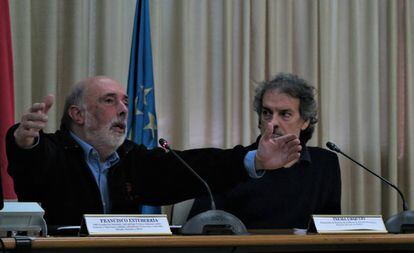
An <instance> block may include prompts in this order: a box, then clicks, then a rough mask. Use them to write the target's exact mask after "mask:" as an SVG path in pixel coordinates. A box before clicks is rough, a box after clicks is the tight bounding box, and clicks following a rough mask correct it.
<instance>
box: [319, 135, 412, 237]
mask: <svg viewBox="0 0 414 253" xmlns="http://www.w3.org/2000/svg"><path fill="white" fill-rule="evenodd" d="M326 146H327V147H328V148H329V149H330V150H332V151H335V152H337V153H339V154H341V155H343V156H345V157H346V158H348V159H349V160H351V161H352V162H354V163H356V164H357V165H359V166H361V167H362V168H364V169H365V170H366V171H368V172H369V173H371V174H372V175H374V176H376V177H377V178H379V179H381V181H382V182H384V183H385V184H387V185H388V186H391V187H392V188H394V189H395V190H396V191H397V192H398V194H399V195H400V197H401V199H402V204H403V211H402V212H400V213H398V214H395V215H393V216H391V217H390V218H388V220H387V221H386V222H385V227H386V228H387V230H388V232H389V233H394V234H399V233H403V234H404V233H414V211H411V210H409V209H408V203H407V201H405V198H404V195H403V193H402V192H401V190H400V189H398V187H397V186H396V185H394V184H393V183H391V182H390V181H388V180H387V179H385V178H383V177H381V176H380V175H378V174H376V173H375V172H373V171H372V170H370V169H368V168H367V167H365V166H364V165H362V164H360V163H359V162H357V161H355V160H354V159H353V158H352V157H350V156H348V155H347V154H345V153H344V152H342V151H341V149H340V148H339V147H338V146H337V145H335V144H334V143H332V142H329V141H328V142H327V143H326Z"/></svg>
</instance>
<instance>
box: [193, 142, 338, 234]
mask: <svg viewBox="0 0 414 253" xmlns="http://www.w3.org/2000/svg"><path fill="white" fill-rule="evenodd" d="M256 146H257V145H255V144H253V145H252V146H251V147H250V148H256ZM215 200H216V204H217V209H222V210H225V211H227V212H230V213H232V214H234V215H236V216H237V217H238V218H239V219H240V220H241V221H242V222H243V223H244V224H245V225H246V227H247V228H250V229H286V228H306V227H307V226H308V221H309V218H310V216H311V215H312V214H340V212H341V176H340V169H339V163H338V157H337V155H336V154H335V153H333V152H330V151H328V150H325V149H321V148H317V147H304V149H303V150H302V154H301V157H300V160H299V161H298V162H297V163H296V164H295V165H293V166H292V167H290V168H281V169H278V170H275V171H267V172H266V174H265V175H264V176H263V177H262V178H260V179H251V178H250V179H248V180H247V181H246V182H242V183H240V184H238V185H237V186H236V187H235V188H233V189H231V190H229V191H227V192H225V193H222V194H216V195H215ZM208 208H209V201H208V200H207V198H206V197H201V198H199V199H196V200H195V202H194V204H193V207H192V210H191V211H190V215H189V218H190V217H192V216H194V215H195V214H198V213H200V212H202V211H205V210H207V209H208Z"/></svg>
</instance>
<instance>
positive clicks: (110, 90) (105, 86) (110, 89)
mask: <svg viewBox="0 0 414 253" xmlns="http://www.w3.org/2000/svg"><path fill="white" fill-rule="evenodd" d="M87 93H88V95H92V96H98V97H101V96H106V95H116V96H122V97H127V95H126V93H125V90H124V88H123V87H122V85H121V84H120V83H118V82H116V81H114V80H111V79H104V80H99V81H96V82H93V83H90V84H89V85H88V87H87Z"/></svg>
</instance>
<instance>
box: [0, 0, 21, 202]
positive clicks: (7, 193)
mask: <svg viewBox="0 0 414 253" xmlns="http://www.w3.org/2000/svg"><path fill="white" fill-rule="evenodd" d="M0 34H1V39H0V66H1V67H0V169H1V178H2V182H1V183H2V186H3V196H4V198H5V199H16V198H17V197H16V193H15V192H14V187H13V180H12V179H11V177H10V176H9V174H8V173H7V157H6V147H5V136H6V132H7V129H8V128H9V127H10V126H11V125H13V123H14V92H13V54H12V43H11V31H10V15H9V1H8V0H0Z"/></svg>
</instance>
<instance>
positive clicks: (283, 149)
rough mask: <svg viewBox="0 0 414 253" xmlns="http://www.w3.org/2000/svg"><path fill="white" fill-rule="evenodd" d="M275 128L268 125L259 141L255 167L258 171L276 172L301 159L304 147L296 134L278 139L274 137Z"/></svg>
mask: <svg viewBox="0 0 414 253" xmlns="http://www.w3.org/2000/svg"><path fill="white" fill-rule="evenodd" d="M272 132H273V127H272V125H271V124H268V125H267V127H266V130H265V133H264V134H263V135H262V137H261V138H260V141H259V147H258V148H257V152H256V158H255V167H256V169H257V170H274V169H278V168H281V167H283V166H285V165H286V164H288V163H290V162H292V161H295V160H297V159H299V157H300V151H301V150H302V146H301V145H300V140H299V139H298V137H297V136H296V135H294V134H286V135H283V136H280V137H277V138H274V137H273V136H272Z"/></svg>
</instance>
